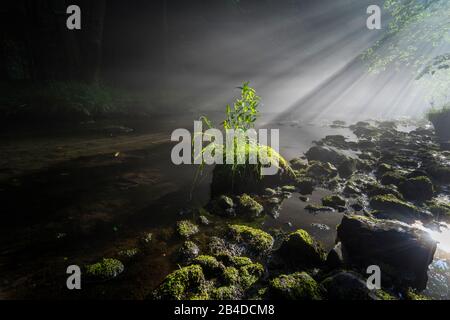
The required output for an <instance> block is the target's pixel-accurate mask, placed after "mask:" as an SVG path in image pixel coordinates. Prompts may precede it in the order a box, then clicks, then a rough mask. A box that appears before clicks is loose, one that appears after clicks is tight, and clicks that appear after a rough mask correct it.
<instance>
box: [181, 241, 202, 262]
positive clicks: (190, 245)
mask: <svg viewBox="0 0 450 320" xmlns="http://www.w3.org/2000/svg"><path fill="white" fill-rule="evenodd" d="M199 253H200V248H199V247H198V246H197V245H196V244H195V243H194V242H192V241H185V242H184V243H183V245H182V246H181V248H180V249H179V251H178V255H179V258H180V259H181V260H182V261H185V262H189V261H191V260H192V259H195V258H196V257H197V256H198V255H199Z"/></svg>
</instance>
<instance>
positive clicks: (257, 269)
mask: <svg viewBox="0 0 450 320" xmlns="http://www.w3.org/2000/svg"><path fill="white" fill-rule="evenodd" d="M263 274H264V267H263V266H262V265H261V264H260V263H251V264H247V265H245V266H242V267H240V268H239V284H240V285H241V287H242V288H244V289H245V290H247V289H248V288H250V287H251V286H252V285H253V284H255V283H256V282H257V281H258V280H259V279H260V278H261V277H262V276H263Z"/></svg>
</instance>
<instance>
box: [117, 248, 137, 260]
mask: <svg viewBox="0 0 450 320" xmlns="http://www.w3.org/2000/svg"><path fill="white" fill-rule="evenodd" d="M138 254H139V249H138V248H130V249H125V250H121V251H119V252H118V256H119V257H120V259H122V261H125V262H129V261H131V260H133V259H134V258H136V256H137V255H138Z"/></svg>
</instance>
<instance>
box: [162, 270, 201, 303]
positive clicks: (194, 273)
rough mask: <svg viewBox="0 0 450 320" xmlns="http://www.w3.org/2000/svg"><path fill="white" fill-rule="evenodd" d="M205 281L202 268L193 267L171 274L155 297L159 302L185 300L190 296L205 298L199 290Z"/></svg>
mask: <svg viewBox="0 0 450 320" xmlns="http://www.w3.org/2000/svg"><path fill="white" fill-rule="evenodd" d="M204 281H205V277H204V275H203V270H202V267H201V266H199V265H191V266H188V267H184V268H181V269H179V270H176V271H174V272H172V273H171V274H169V275H168V276H167V277H166V278H165V279H164V280H163V282H162V284H161V285H160V286H159V287H158V288H157V289H156V290H155V291H154V294H153V295H154V298H155V299H157V300H184V299H186V298H187V297H188V295H189V294H191V295H192V296H193V297H196V296H197V297H198V295H199V294H200V295H201V296H204V292H202V291H201V290H199V288H200V286H201V284H202V283H203V282H204Z"/></svg>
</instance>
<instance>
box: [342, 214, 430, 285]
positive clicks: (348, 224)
mask: <svg viewBox="0 0 450 320" xmlns="http://www.w3.org/2000/svg"><path fill="white" fill-rule="evenodd" d="M337 236H338V239H339V240H340V241H341V242H342V246H343V248H344V249H345V252H346V253H347V255H348V259H349V261H350V262H351V263H352V264H354V265H357V266H360V267H361V268H363V269H364V270H365V269H366V268H367V266H370V265H378V266H379V267H380V268H381V270H382V273H383V275H384V277H383V279H382V281H386V280H387V278H390V282H392V283H393V284H394V285H396V286H398V287H414V288H417V289H419V290H422V289H424V288H425V287H426V284H427V280H428V276H427V271H428V265H429V264H430V263H431V262H432V261H433V256H434V253H435V251H436V241H434V240H432V239H431V238H430V236H429V235H428V234H427V233H426V232H424V231H422V230H419V229H417V228H413V227H410V226H408V225H407V224H405V223H401V222H398V221H390V220H377V219H373V218H367V217H362V216H356V215H354V216H349V215H345V216H344V218H343V219H342V222H341V224H340V225H339V227H338V229H337Z"/></svg>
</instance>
